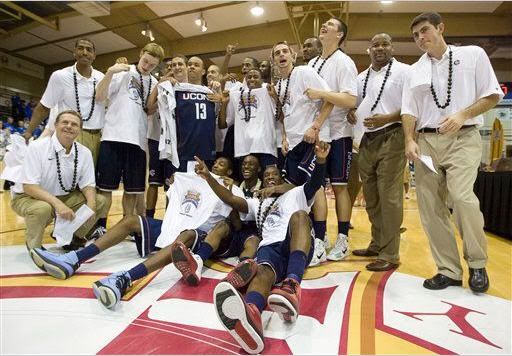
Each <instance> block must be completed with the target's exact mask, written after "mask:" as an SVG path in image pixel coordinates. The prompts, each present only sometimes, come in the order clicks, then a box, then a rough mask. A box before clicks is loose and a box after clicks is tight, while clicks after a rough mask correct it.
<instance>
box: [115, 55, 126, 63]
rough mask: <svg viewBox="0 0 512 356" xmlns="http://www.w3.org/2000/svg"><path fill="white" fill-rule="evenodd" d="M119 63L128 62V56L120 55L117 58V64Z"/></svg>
mask: <svg viewBox="0 0 512 356" xmlns="http://www.w3.org/2000/svg"><path fill="white" fill-rule="evenodd" d="M118 63H121V64H128V58H126V57H119V58H117V59H116V64H118Z"/></svg>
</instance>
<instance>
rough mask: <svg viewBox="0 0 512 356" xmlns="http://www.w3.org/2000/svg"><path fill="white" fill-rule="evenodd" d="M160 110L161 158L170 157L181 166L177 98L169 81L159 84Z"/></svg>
mask: <svg viewBox="0 0 512 356" xmlns="http://www.w3.org/2000/svg"><path fill="white" fill-rule="evenodd" d="M157 90H158V111H159V113H160V122H161V129H160V139H159V141H158V151H159V152H160V156H159V158H160V159H168V160H170V161H171V162H172V165H173V166H174V167H176V168H178V167H179V166H180V159H179V157H178V137H177V134H176V120H175V119H174V109H175V108H176V98H175V97H174V88H173V86H172V85H171V83H170V82H169V81H165V82H163V83H160V84H158V87H157Z"/></svg>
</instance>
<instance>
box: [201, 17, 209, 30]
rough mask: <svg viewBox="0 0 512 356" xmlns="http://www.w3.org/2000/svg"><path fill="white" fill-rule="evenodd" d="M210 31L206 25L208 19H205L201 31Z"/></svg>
mask: <svg viewBox="0 0 512 356" xmlns="http://www.w3.org/2000/svg"><path fill="white" fill-rule="evenodd" d="M206 31H208V27H207V26H206V20H205V19H203V24H202V25H201V32H206Z"/></svg>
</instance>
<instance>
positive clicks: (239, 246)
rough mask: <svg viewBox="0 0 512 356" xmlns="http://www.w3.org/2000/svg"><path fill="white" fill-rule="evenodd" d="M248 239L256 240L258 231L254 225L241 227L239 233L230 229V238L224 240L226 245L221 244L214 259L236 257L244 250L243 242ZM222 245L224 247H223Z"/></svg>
mask: <svg viewBox="0 0 512 356" xmlns="http://www.w3.org/2000/svg"><path fill="white" fill-rule="evenodd" d="M249 238H256V239H258V230H257V229H256V225H243V227H242V229H241V230H240V231H235V230H234V229H233V227H231V238H229V239H225V240H224V241H226V243H224V244H223V242H224V241H223V242H221V246H219V249H218V250H217V252H216V253H215V254H214V255H215V257H221V258H228V257H238V256H240V254H241V253H242V251H243V250H244V246H245V242H246V241H247V240H248V239H249ZM223 245H224V246H223Z"/></svg>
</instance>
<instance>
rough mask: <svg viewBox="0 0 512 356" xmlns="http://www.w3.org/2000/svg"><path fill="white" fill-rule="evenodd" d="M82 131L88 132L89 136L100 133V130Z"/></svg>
mask: <svg viewBox="0 0 512 356" xmlns="http://www.w3.org/2000/svg"><path fill="white" fill-rule="evenodd" d="M82 131H86V132H89V133H91V134H98V133H100V132H101V129H93V130H89V129H82Z"/></svg>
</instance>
